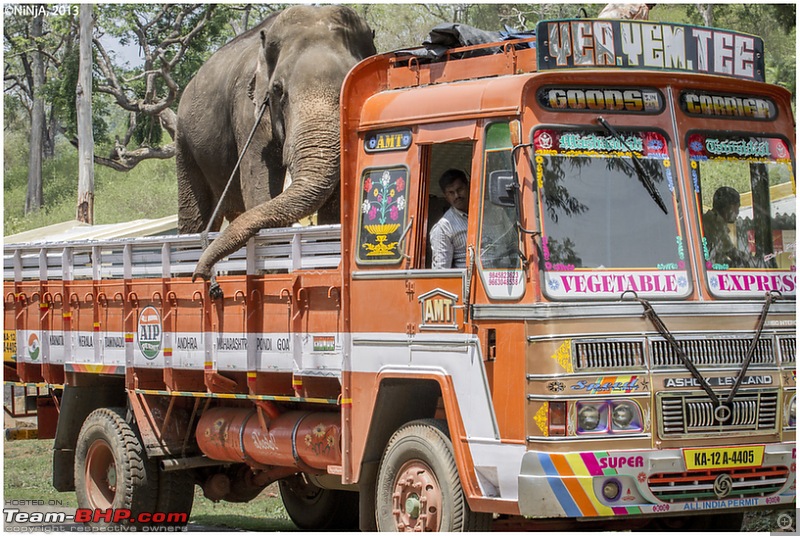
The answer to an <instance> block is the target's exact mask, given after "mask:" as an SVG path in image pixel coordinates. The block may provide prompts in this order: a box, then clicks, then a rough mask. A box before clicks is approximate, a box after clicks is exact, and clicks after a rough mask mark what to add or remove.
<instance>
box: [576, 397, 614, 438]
mask: <svg viewBox="0 0 800 536" xmlns="http://www.w3.org/2000/svg"><path fill="white" fill-rule="evenodd" d="M606 430H608V409H607V407H606V404H605V403H599V404H597V403H586V402H578V433H586V432H605V431H606Z"/></svg>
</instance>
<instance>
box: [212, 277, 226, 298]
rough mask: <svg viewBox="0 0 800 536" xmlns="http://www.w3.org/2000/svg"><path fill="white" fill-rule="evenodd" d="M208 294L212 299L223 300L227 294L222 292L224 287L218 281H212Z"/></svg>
mask: <svg viewBox="0 0 800 536" xmlns="http://www.w3.org/2000/svg"><path fill="white" fill-rule="evenodd" d="M208 295H209V297H211V301H215V300H221V299H222V298H224V297H225V294H224V293H223V292H222V288H221V287H220V286H219V283H217V282H216V281H214V282H213V283H211V287H210V288H209V289H208Z"/></svg>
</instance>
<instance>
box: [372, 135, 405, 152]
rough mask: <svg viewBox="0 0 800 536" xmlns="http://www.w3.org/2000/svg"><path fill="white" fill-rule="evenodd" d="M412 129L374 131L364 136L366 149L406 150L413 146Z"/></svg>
mask: <svg viewBox="0 0 800 536" xmlns="http://www.w3.org/2000/svg"><path fill="white" fill-rule="evenodd" d="M411 140H412V136H411V131H410V130H393V131H391V132H372V133H369V134H367V135H366V136H365V138H364V150H365V151H366V152H368V153H380V152H386V151H406V150H408V148H409V147H411Z"/></svg>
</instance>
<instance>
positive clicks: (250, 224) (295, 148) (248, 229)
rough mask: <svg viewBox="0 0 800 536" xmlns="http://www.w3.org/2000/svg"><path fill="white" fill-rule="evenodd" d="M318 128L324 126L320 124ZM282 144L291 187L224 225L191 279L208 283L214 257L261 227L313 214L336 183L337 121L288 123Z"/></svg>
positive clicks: (240, 244)
mask: <svg viewBox="0 0 800 536" xmlns="http://www.w3.org/2000/svg"><path fill="white" fill-rule="evenodd" d="M323 125H324V126H323ZM293 126H294V127H295V130H294V135H293V136H291V140H287V142H289V143H287V145H288V146H289V147H291V150H289V151H287V154H286V160H287V162H286V163H287V167H288V169H289V172H290V173H291V176H292V184H291V185H290V186H289V187H288V188H287V189H286V191H284V192H283V193H281V194H280V195H278V196H276V197H275V198H273V199H271V200H269V201H266V202H264V203H262V204H261V205H258V206H256V207H253V208H252V209H251V210H248V211H247V212H245V213H244V214H242V215H241V216H239V217H238V218H236V219H235V220H234V221H233V222H231V223H230V225H228V227H227V228H225V230H224V231H223V232H222V234H221V235H220V236H219V237H217V239H216V240H214V241H213V242H212V243H211V244H210V245H209V247H208V248H207V249H206V250H205V252H204V253H203V255H202V256H201V257H200V261H199V262H198V263H197V267H196V268H195V272H194V275H193V278H192V279H193V280H195V279H197V278H198V277H202V278H203V279H206V280H208V279H209V278H210V277H211V269H212V267H213V266H214V264H216V263H217V262H218V261H219V260H220V259H222V258H224V257H226V256H227V255H230V254H231V253H233V252H235V251H237V250H238V249H240V248H241V247H243V246H244V245H245V244H246V243H247V241H248V240H249V239H250V238H252V237H253V236H255V235H256V234H257V233H258V232H259V231H260V230H261V229H266V228H275V227H286V226H288V225H291V224H292V223H294V222H296V221H298V220H299V219H300V218H303V217H305V216H308V215H310V214H313V213H314V212H316V211H317V210H319V208H320V207H321V206H322V205H323V204H325V202H326V201H327V200H328V198H330V197H331V194H332V193H333V191H334V190H335V189H336V186H337V185H338V184H339V145H340V141H339V129H338V127H339V121H338V114H336V118H332V117H331V115H330V114H329V115H328V116H327V117H325V118H324V119H321V118H318V117H317V118H309V119H304V120H298V121H296V122H295V124H294V125H293Z"/></svg>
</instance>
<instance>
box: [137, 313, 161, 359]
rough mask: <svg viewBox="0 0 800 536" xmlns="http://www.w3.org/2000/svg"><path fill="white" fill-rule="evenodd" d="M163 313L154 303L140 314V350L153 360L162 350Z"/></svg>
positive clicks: (146, 357)
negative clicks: (159, 312) (160, 312)
mask: <svg viewBox="0 0 800 536" xmlns="http://www.w3.org/2000/svg"><path fill="white" fill-rule="evenodd" d="M161 337H162V332H161V315H160V314H158V310H157V309H156V308H155V307H153V306H152V305H148V306H147V307H145V308H144V309H142V312H141V314H139V350H141V352H142V355H143V356H144V357H145V359H149V360H153V359H155V358H156V356H158V353H159V352H160V351H161Z"/></svg>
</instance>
